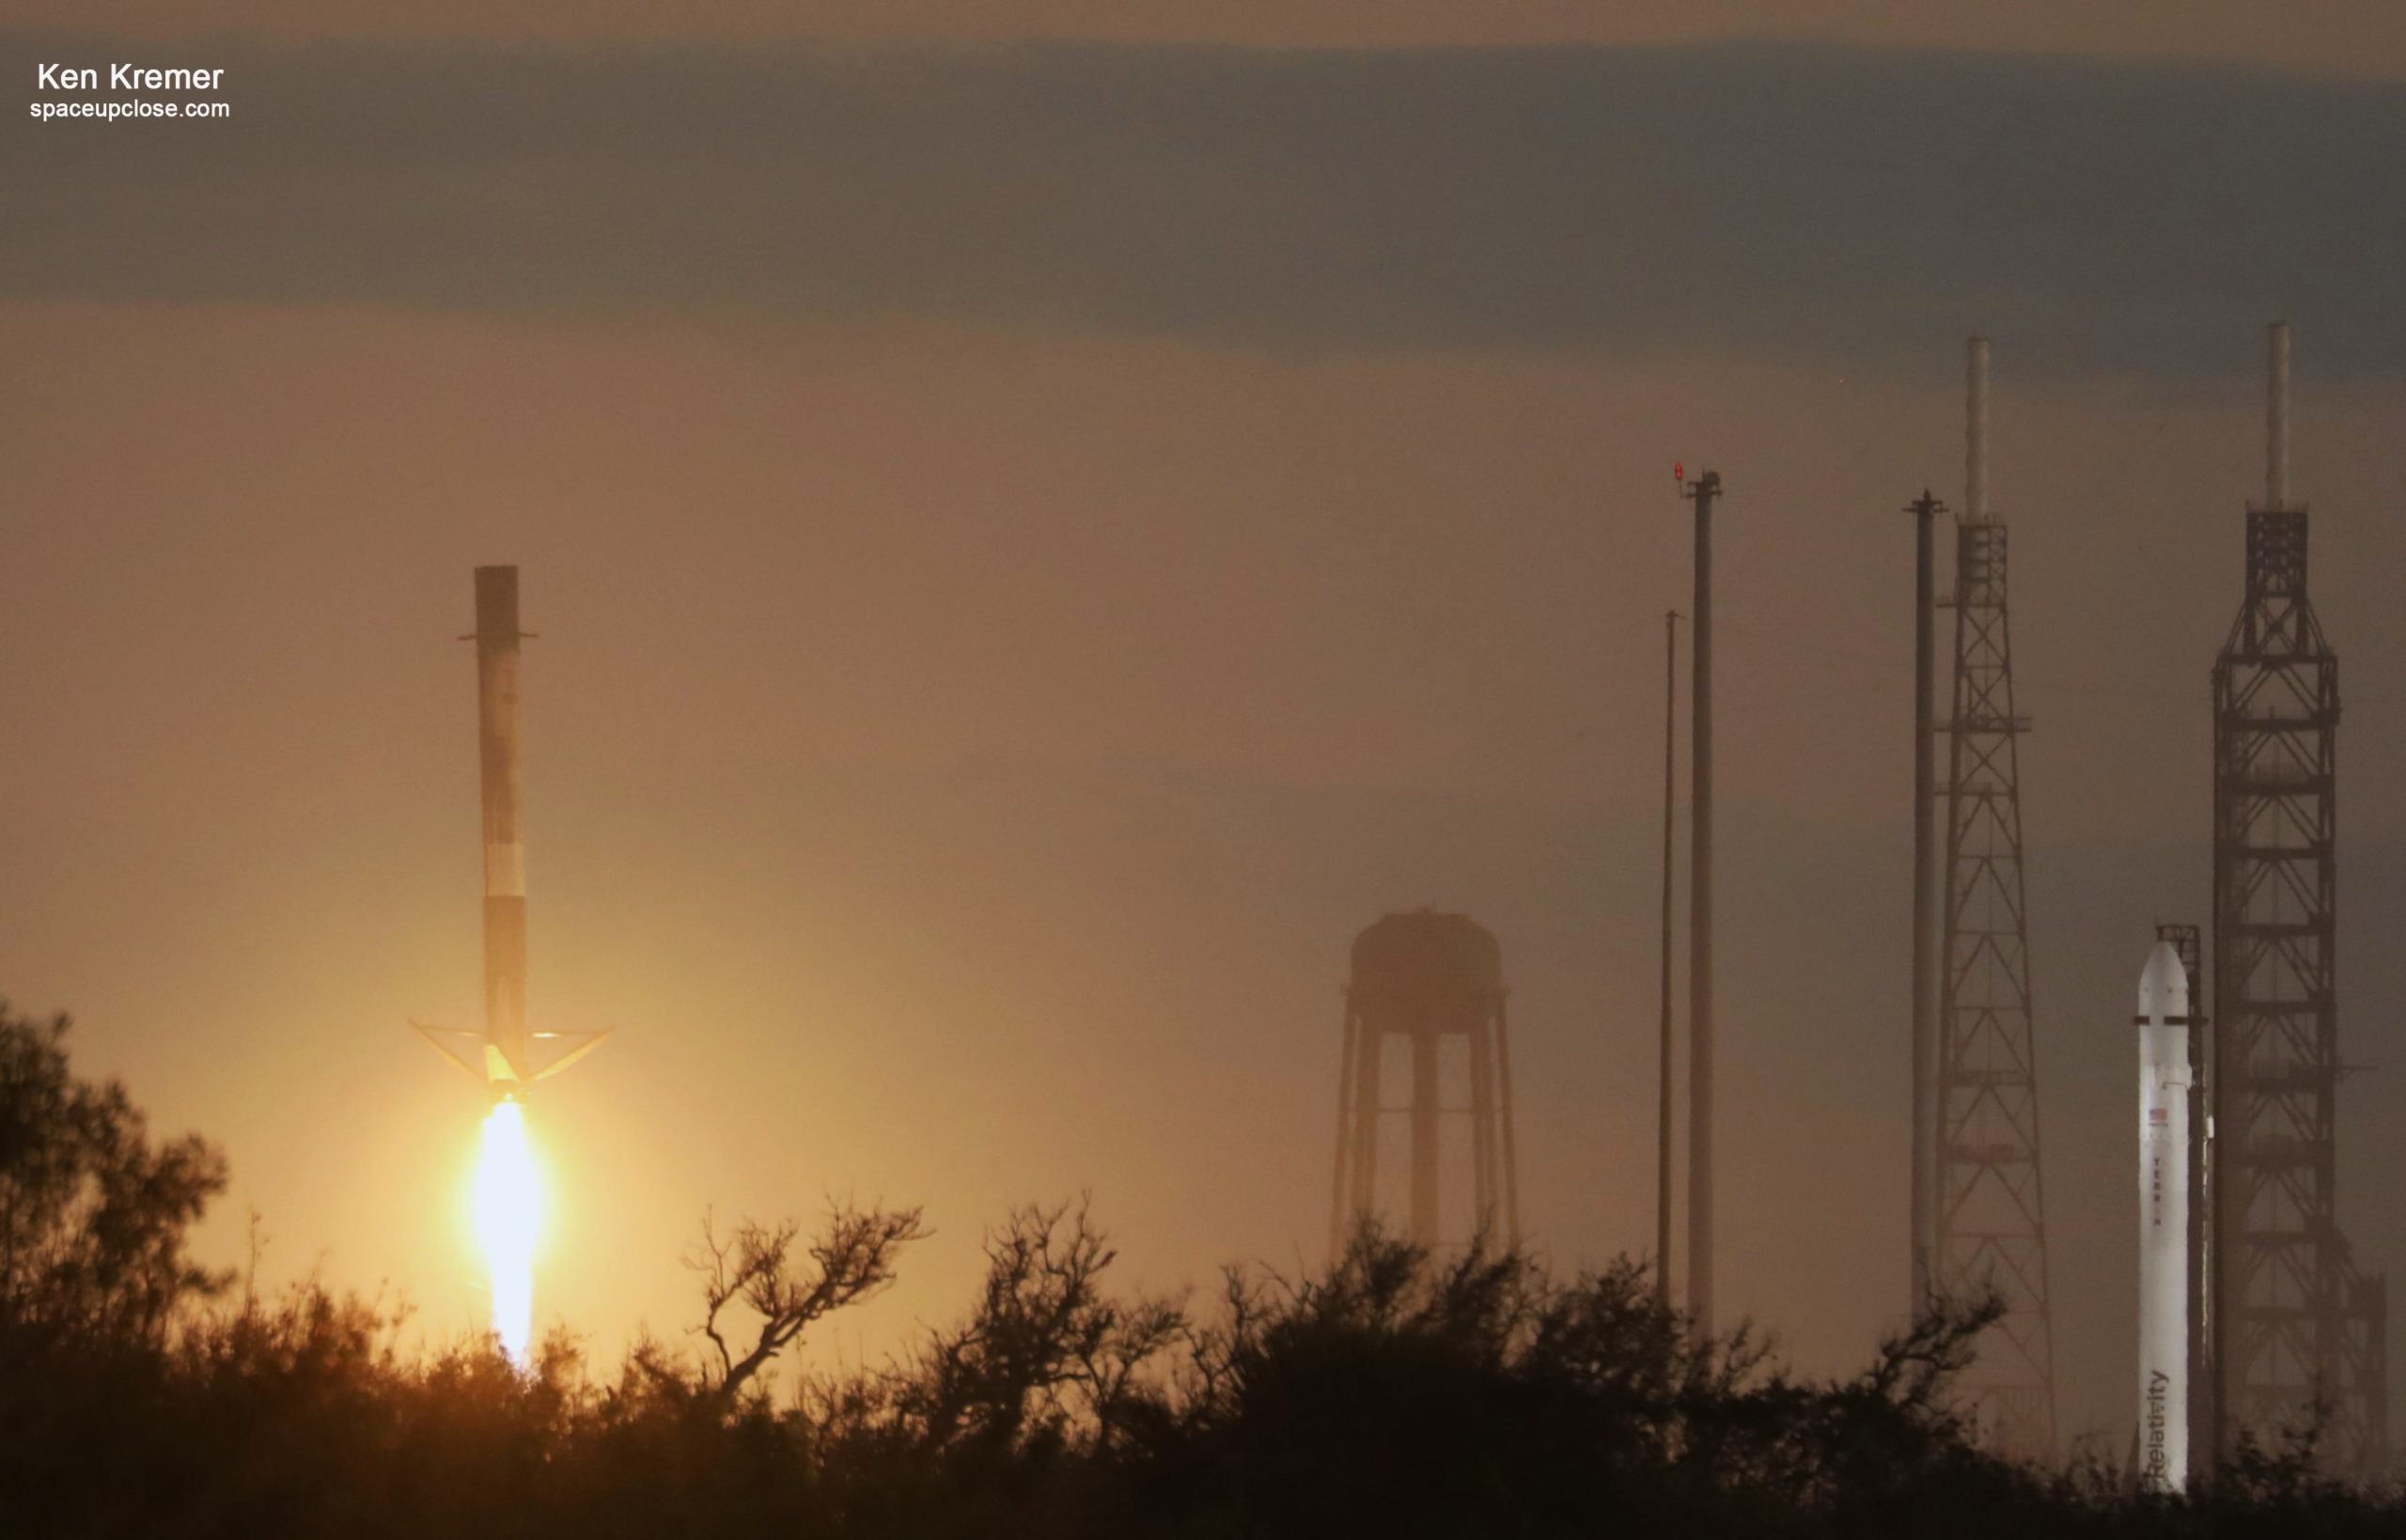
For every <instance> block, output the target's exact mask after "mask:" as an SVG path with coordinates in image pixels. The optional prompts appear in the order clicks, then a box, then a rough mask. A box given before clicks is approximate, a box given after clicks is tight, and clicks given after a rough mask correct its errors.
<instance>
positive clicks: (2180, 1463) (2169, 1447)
mask: <svg viewBox="0 0 2406 1540" xmlns="http://www.w3.org/2000/svg"><path fill="white" fill-rule="evenodd" d="M2137 1026H2138V1029H2139V1385H2138V1389H2139V1471H2138V1473H2139V1479H2140V1480H2141V1481H2143V1482H2144V1483H2146V1484H2147V1485H2148V1486H2151V1487H2153V1488H2155V1489H2156V1490H2159V1491H2179V1489H2181V1488H2182V1487H2183V1486H2186V1485H2187V1482H2188V1471H2189V975H2188V971H2187V970H2186V969H2185V968H2184V967H2182V965H2181V962H2180V953H2179V949H2178V948H2176V947H2174V946H2173V945H2172V943H2171V942H2169V941H2159V942H2157V943H2156V948H2155V950H2154V951H2153V952H2151V953H2149V954H2148V959H2147V968H2146V970H2145V971H2144V972H2141V973H2140V975H2139V1013H2138V1019H2137Z"/></svg>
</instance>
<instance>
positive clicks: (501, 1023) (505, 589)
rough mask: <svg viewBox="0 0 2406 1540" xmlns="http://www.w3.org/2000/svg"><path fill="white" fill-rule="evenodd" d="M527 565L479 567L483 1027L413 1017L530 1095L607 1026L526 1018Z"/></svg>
mask: <svg viewBox="0 0 2406 1540" xmlns="http://www.w3.org/2000/svg"><path fill="white" fill-rule="evenodd" d="M523 635H524V633H523V632H521V631H520V630H519V629H518V568H514V567H479V568H477V631H476V635H475V637H474V638H473V640H474V641H475V642H476V644H477V768H478V771H479V776H480V781H481V785H482V796H481V801H482V805H483V812H484V865H485V1024H484V1030H483V1031H482V1032H469V1031H466V1030H463V1029H459V1028H450V1027H430V1026H427V1025H425V1024H424V1023H422V1022H421V1023H414V1025H416V1026H417V1030H418V1033H419V1034H420V1035H421V1036H423V1037H425V1039H426V1040H427V1041H428V1042H429V1043H431V1044H432V1045H433V1046H434V1047H435V1049H436V1050H438V1051H439V1052H441V1053H442V1054H443V1055H444V1056H445V1058H447V1059H450V1060H451V1061H452V1062H453V1063H455V1064H457V1065H459V1066H460V1067H461V1068H462V1069H465V1070H466V1071H467V1072H468V1073H469V1074H471V1075H474V1076H476V1077H477V1079H478V1080H480V1081H484V1082H485V1084H486V1085H487V1086H488V1087H489V1088H490V1089H491V1090H492V1096H493V1099H494V1100H496V1101H523V1100H524V1099H525V1097H526V1091H527V1088H528V1087H529V1086H531V1085H533V1084H534V1083H535V1082H536V1081H540V1080H548V1079H550V1078H551V1077H552V1076H554V1075H556V1074H558V1073H559V1072H560V1071H561V1070H563V1069H566V1068H567V1067H568V1066H570V1065H571V1064H574V1063H575V1062H576V1061H577V1060H579V1059H582V1058H583V1057H585V1055H586V1054H587V1053H590V1052H591V1051H592V1050H594V1048H595V1047H596V1046H597V1045H599V1044H600V1042H601V1039H602V1038H603V1037H605V1036H607V1035H608V1033H607V1032H606V1031H604V1032H534V1031H530V1030H529V1029H528V1027H527V1025H526V845H525V840H524V836H523V833H522V832H521V831H520V828H519V809H520V805H521V801H522V791H521V785H522V783H521V777H520V771H519V752H518V659H519V646H518V644H519V642H520V641H521V640H522V639H523Z"/></svg>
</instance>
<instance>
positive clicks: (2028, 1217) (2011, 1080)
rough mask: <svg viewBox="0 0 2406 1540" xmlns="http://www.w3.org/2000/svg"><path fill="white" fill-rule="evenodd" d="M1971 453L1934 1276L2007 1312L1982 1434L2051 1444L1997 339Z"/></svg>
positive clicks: (1974, 1392)
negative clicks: (1996, 397) (1993, 407)
mask: <svg viewBox="0 0 2406 1540" xmlns="http://www.w3.org/2000/svg"><path fill="white" fill-rule="evenodd" d="M1966 373H1967V375H1968V380H1969V385H1970V406H1969V411H1968V414H1967V415H1968V426H1969V433H1968V435H1967V437H1968V440H1969V451H1968V454H1967V456H1966V461H1965V477H1964V479H1965V488H1964V498H1963V512H1962V515H1961V518H1960V519H1959V520H1958V521H1957V523H1956V532H1955V598H1954V607H1955V686H1954V701H1953V713H1952V715H1951V717H1950V718H1949V720H1948V723H1947V756H1946V784H1945V796H1946V890H1945V908H1944V910H1943V919H1942V926H1943V930H1942V936H1941V941H1940V948H1939V957H1940V974H1939V1002H1938V1020H1939V1032H1938V1038H1939V1041H1938V1072H1937V1087H1936V1098H1935V1099H1936V1103H1937V1106H1936V1117H1935V1120H1934V1121H1935V1123H1936V1129H1935V1133H1936V1137H1937V1143H1938V1147H1937V1149H1936V1151H1935V1152H1934V1154H1935V1160H1934V1168H1935V1172H1936V1179H1935V1181H1934V1183H1933V1188H1934V1191H1933V1194H1932V1196H1933V1198H1934V1207H1935V1210H1936V1213H1935V1215H1934V1220H1933V1222H1934V1224H1935V1227H1936V1234H1935V1237H1934V1240H1933V1246H1932V1252H1931V1273H1932V1277H1931V1287H1932V1289H1933V1290H1934V1291H1935V1292H1936V1293H1937V1294H1938V1295H1939V1296H1941V1297H1943V1298H1952V1299H1967V1298H1972V1297H1975V1296H1978V1295H1981V1294H1986V1293H1994V1294H1996V1295H1997V1296H1999V1297H2000V1298H2001V1299H2003V1301H2004V1304H2005V1314H2004V1316H2003V1317H2002V1318H2001V1319H2000V1320H1999V1321H1998V1322H1997V1324H1996V1325H1995V1326H1994V1327H1993V1328H1992V1329H1991V1330H1989V1331H1988V1332H1987V1333H1985V1334H1984V1335H1983V1337H1982V1339H1981V1341H1980V1343H1979V1345H1978V1346H1979V1357H1978V1358H1977V1360H1976V1361H1975V1362H1974V1363H1973V1365H1972V1367H1971V1368H1970V1369H1969V1370H1968V1371H1966V1373H1965V1374H1964V1376H1963V1377H1962V1379H1961V1381H1960V1384H1961V1389H1962V1391H1963V1392H1964V1394H1965V1395H1966V1396H1967V1397H1968V1398H1969V1399H1970V1401H1971V1403H1972V1409H1973V1411H1974V1413H1975V1416H1976V1421H1977V1424H1978V1429H1979V1432H1980V1434H1981V1435H1982V1437H1983V1438H1985V1439H1988V1440H1989V1441H1991V1442H1992V1444H1994V1445H1995V1446H1997V1447H1999V1448H2003V1449H2007V1450H2010V1451H2013V1452H2016V1453H2020V1454H2041V1455H2043V1454H2049V1453H2051V1452H2052V1451H2053V1449H2054V1439H2055V1369H2054V1334H2053V1330H2052V1327H2051V1323H2050V1319H2049V1314H2048V1305H2047V1226H2046V1206H2045V1203H2044V1190H2043V1187H2042V1185H2041V1183H2040V1181H2039V1087H2038V1071H2037V1055H2036V1050H2035V1048H2034V1045H2033V1043H2032V1041H2031V1019H2030V922H2029V914H2028V909H2027V906H2026V904H2025V901H2024V893H2023V875H2022V792H2021V764H2020V752H2019V747H2018V745H2019V743H2020V740H2021V735H2022V734H2023V733H2025V732H2027V731H2029V728H2030V719H2029V718H2027V717H2023V716H2017V715H2015V714H2014V709H2013V649H2012V640H2011V631H2010V629H2009V627H2008V623H2007V613H2006V565H2005V558H2006V538H2005V536H2006V526H2005V525H2004V523H2003V522H2002V521H1998V520H1996V519H1994V518H1992V517H1991V516H1990V513H1989V509H1988V343H1987V341H1986V340H1985V339H1983V338H1979V337H1975V338H1973V339H1972V341H1971V343H1970V346H1969V349H1968V359H1967V370H1966Z"/></svg>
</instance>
